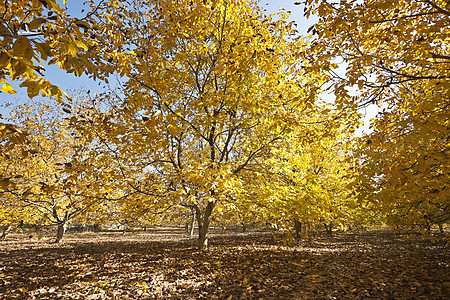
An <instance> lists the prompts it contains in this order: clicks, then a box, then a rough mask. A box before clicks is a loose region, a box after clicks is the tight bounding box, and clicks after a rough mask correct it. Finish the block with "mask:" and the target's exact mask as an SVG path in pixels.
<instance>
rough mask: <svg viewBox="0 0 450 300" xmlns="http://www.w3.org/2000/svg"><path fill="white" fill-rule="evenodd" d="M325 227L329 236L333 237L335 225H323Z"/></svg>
mask: <svg viewBox="0 0 450 300" xmlns="http://www.w3.org/2000/svg"><path fill="white" fill-rule="evenodd" d="M323 226H324V227H325V231H326V232H327V234H329V235H332V234H333V224H331V223H330V224H329V225H327V223H323Z"/></svg>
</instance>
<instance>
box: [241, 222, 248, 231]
mask: <svg viewBox="0 0 450 300" xmlns="http://www.w3.org/2000/svg"><path fill="white" fill-rule="evenodd" d="M241 225H242V232H243V233H246V232H247V225H245V223H244V222H242V223H241Z"/></svg>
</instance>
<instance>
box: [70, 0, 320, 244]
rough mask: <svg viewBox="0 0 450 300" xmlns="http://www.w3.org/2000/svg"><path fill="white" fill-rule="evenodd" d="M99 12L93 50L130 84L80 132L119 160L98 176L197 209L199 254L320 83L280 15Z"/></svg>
mask: <svg viewBox="0 0 450 300" xmlns="http://www.w3.org/2000/svg"><path fill="white" fill-rule="evenodd" d="M114 4H117V5H114ZM119 4H120V5H119ZM96 16H97V18H96V19H93V21H92V24H93V25H92V28H93V29H92V31H89V33H90V34H94V35H95V36H96V37H97V39H98V41H99V42H98V47H96V49H94V51H95V53H97V55H99V56H98V59H99V60H102V59H105V57H107V59H108V63H109V64H110V66H111V68H115V69H116V70H117V72H118V73H119V74H120V75H121V76H122V79H123V80H124V81H125V83H124V84H123V87H122V89H121V90H120V91H116V92H115V93H107V94H103V95H100V96H99V97H98V100H100V101H101V102H102V103H107V102H109V103H111V105H110V107H109V109H107V110H106V109H104V110H99V111H97V112H96V113H92V114H91V115H90V116H84V117H81V116H76V117H77V118H78V119H79V124H78V126H77V129H78V130H80V132H83V135H84V136H85V137H88V136H90V137H91V139H92V141H94V140H95V141H96V144H97V145H98V147H99V148H98V149H95V150H94V151H95V152H97V153H98V152H99V151H102V153H104V155H108V157H109V158H110V160H111V161H114V162H113V163H111V166H110V169H108V170H106V169H105V170H104V171H103V172H104V173H105V174H106V173H108V174H111V173H113V174H114V175H112V176H117V178H118V179H120V180H122V182H125V183H126V186H127V188H128V189H130V190H133V191H137V192H139V193H141V194H142V195H147V196H148V197H151V198H152V199H155V200H156V202H155V203H159V204H161V203H166V204H167V205H182V206H185V207H186V208H188V209H193V210H195V211H196V216H197V223H198V227H199V239H198V247H199V248H200V249H203V248H205V247H206V243H207V242H206V241H207V232H208V228H209V224H210V220H211V214H212V212H213V210H214V208H215V207H216V206H217V205H218V204H219V205H220V203H222V201H223V200H224V199H226V198H227V197H229V195H230V194H232V193H234V190H236V189H242V186H241V178H240V174H241V173H243V171H244V170H246V168H248V167H249V166H250V165H251V163H252V162H253V161H254V160H255V159H256V158H257V157H258V156H260V155H262V153H263V152H264V151H265V150H266V149H268V147H270V146H272V145H273V144H274V143H275V142H276V141H277V140H279V139H280V138H281V137H282V136H284V135H285V134H286V133H287V132H289V131H290V130H291V128H292V127H295V126H296V122H297V121H296V119H295V118H292V117H291V115H292V112H294V111H297V110H304V109H306V108H308V107H310V108H311V107H313V105H314V102H315V100H316V99H317V98H316V92H317V90H318V86H319V85H320V83H321V81H320V79H321V78H320V77H319V76H317V77H316V76H315V73H314V72H311V73H310V74H306V73H305V72H304V71H303V69H302V65H301V64H300V63H301V61H300V58H301V56H302V55H303V51H304V42H302V41H301V40H296V41H295V42H294V40H293V37H294V36H295V35H296V33H295V30H294V28H293V23H287V21H286V19H287V14H286V13H282V14H281V15H280V16H279V19H278V20H274V19H273V18H272V16H268V17H266V16H264V15H263V14H262V12H261V11H260V10H259V8H258V7H257V6H256V4H255V3H254V2H253V1H247V0H233V1H200V0H197V1H156V0H155V1H127V2H126V3H125V2H120V1H109V2H105V3H104V6H100V7H99V9H98V10H97V14H96ZM305 64H306V62H305ZM303 67H304V66H303ZM113 170H114V171H113ZM98 171H99V170H93V172H98Z"/></svg>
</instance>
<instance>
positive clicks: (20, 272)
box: [0, 229, 450, 300]
mask: <svg viewBox="0 0 450 300" xmlns="http://www.w3.org/2000/svg"><path fill="white" fill-rule="evenodd" d="M49 241H50V237H44V238H43V239H40V240H38V239H37V237H36V236H33V237H31V238H30V237H29V236H28V235H20V234H11V235H9V236H8V237H7V238H6V240H3V241H0V299H227V300H230V299H449V298H450V297H449V296H450V291H449V290H450V268H449V265H450V251H449V248H448V245H445V243H440V242H434V243H433V242H431V241H429V240H419V241H417V240H416V241H411V240H405V239H404V238H402V237H401V236H400V235H398V234H395V233H392V232H389V231H386V230H383V231H380V230H377V231H369V232H364V233H336V234H334V235H333V236H332V237H330V236H327V235H325V234H319V235H317V236H315V237H312V238H308V239H302V240H292V239H288V240H286V239H283V236H281V235H279V234H277V235H275V234H273V233H270V232H259V233H258V232H252V233H245V234H244V233H241V234H237V233H233V234H230V233H227V234H218V233H217V234H212V235H211V236H210V243H209V244H210V250H209V251H208V252H199V251H197V250H196V249H195V239H194V238H190V237H187V236H186V235H185V234H184V233H183V232H182V231H181V230H173V229H171V230H169V229H168V230H163V229H158V230H151V231H147V232H139V233H127V234H126V235H122V234H119V233H78V234H68V235H67V236H66V237H65V239H64V241H63V242H62V243H60V244H51V243H50V242H49ZM286 241H287V242H288V243H287V244H286Z"/></svg>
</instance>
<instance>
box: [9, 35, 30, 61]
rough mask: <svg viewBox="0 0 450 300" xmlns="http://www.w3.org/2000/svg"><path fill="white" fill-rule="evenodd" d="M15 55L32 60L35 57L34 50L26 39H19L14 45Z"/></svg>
mask: <svg viewBox="0 0 450 300" xmlns="http://www.w3.org/2000/svg"><path fill="white" fill-rule="evenodd" d="M13 54H14V56H17V57H23V58H25V59H28V60H30V59H31V58H32V57H33V48H32V47H31V44H30V41H29V40H28V39H27V38H26V37H19V38H18V39H17V40H16V41H15V42H14V44H13Z"/></svg>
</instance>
